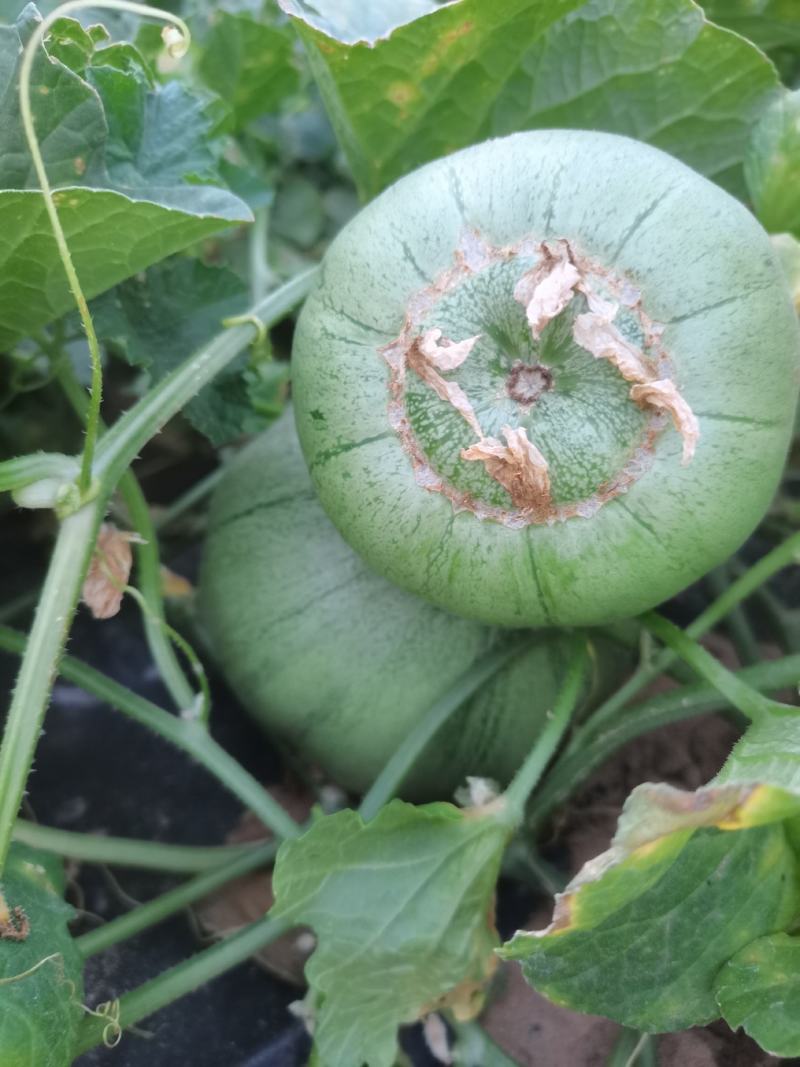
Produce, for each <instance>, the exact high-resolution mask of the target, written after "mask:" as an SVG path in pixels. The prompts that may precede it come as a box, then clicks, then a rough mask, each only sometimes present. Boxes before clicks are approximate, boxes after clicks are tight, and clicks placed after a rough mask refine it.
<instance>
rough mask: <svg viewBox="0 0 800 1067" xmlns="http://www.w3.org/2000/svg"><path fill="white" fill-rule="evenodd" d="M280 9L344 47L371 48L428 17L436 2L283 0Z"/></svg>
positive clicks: (416, 0) (421, 0)
mask: <svg viewBox="0 0 800 1067" xmlns="http://www.w3.org/2000/svg"><path fill="white" fill-rule="evenodd" d="M281 7H282V8H283V9H284V11H286V12H288V13H289V14H290V15H295V16H296V17H297V18H301V19H303V20H304V21H305V22H307V23H308V25H309V26H313V27H314V29H315V30H319V31H320V32H321V33H324V34H326V35H327V36H328V37H335V38H336V40H337V41H342V42H343V43H344V44H359V43H363V44H368V45H374V44H375V43H376V42H377V41H379V40H381V39H382V38H385V37H389V36H390V35H391V33H392V32H393V31H394V30H396V29H397V28H398V26H403V25H405V24H406V23H408V22H413V21H414V19H418V18H420V17H421V16H422V15H429V14H430V13H431V12H432V11H435V10H436V8H437V7H438V4H437V2H436V0H393V2H392V3H391V4H386V3H383V4H380V3H378V4H365V3H364V2H363V0H314V2H313V3H311V2H309V0H283V2H281Z"/></svg>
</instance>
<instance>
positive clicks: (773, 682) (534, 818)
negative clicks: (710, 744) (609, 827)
mask: <svg viewBox="0 0 800 1067" xmlns="http://www.w3.org/2000/svg"><path fill="white" fill-rule="evenodd" d="M738 677H739V678H740V679H741V680H742V681H744V682H747V683H748V684H749V685H751V686H754V687H755V688H757V689H760V690H764V691H766V692H774V691H775V690H778V689H782V688H783V687H784V686H787V685H792V684H794V683H796V682H797V679H798V678H800V653H798V654H796V655H793V656H786V657H785V658H784V659H779V660H770V661H767V662H764V663H758V664H756V665H755V666H753V667H746V668H745V669H743V670H742V671H740V672H738ZM723 707H725V700H724V698H723V697H721V696H720V693H719V690H718V689H716V687H715V686H712V685H702V684H694V685H684V686H680V687H679V688H675V689H671V690H669V691H668V692H666V693H661V694H659V695H658V696H655V697H651V698H650V699H649V700H645V701H642V703H640V704H635V705H633V706H632V707H630V708H628V709H627V710H626V714H625V717H624V718H618V719H617V720H616V721H615V722H613V723H608V724H607V726H606V727H605V729H604V730H602V731H599V732H598V733H596V734H595V735H593V736H592V737H591V738H589V739H588V740H587V741H586V742H585V744H584V746H583V747H582V748H580V749H578V750H577V751H569V752H564V753H563V754H562V755H561V757H560V758H559V759H558V761H557V762H556V763H555V764H554V766H553V768H552V769H551V771H550V773H549V775H548V776H547V778H546V779H545V781H544V783H543V785H542V786H541V788H540V789H539V790H538V791H537V792H536V794H535V796H534V797H533V800H532V801H531V805H530V807H529V809H528V819H527V825H528V826H529V827H530V828H531V829H532V830H536V829H537V828H538V827H539V826H541V825H542V823H543V822H544V820H545V819H546V818H547V817H548V816H549V815H550V814H551V813H552V812H553V811H554V810H555V809H556V808H557V807H559V805H561V804H563V803H564V801H565V800H566V799H567V797H569V795H570V794H571V793H572V792H573V790H574V789H576V788H579V787H580V786H581V785H582V784H584V783H585V782H586V780H587V778H588V776H589V774H590V773H591V772H592V771H593V770H594V769H595V768H596V767H599V766H600V764H602V763H603V762H604V761H605V760H606V759H608V757H609V756H611V755H612V754H613V753H614V752H616V751H617V749H619V748H621V747H622V746H623V745H625V744H627V743H628V742H629V741H632V740H633V739H634V738H635V737H640V736H641V735H642V734H645V733H649V732H650V731H651V730H656V729H658V727H660V726H667V725H669V724H670V723H675V722H680V721H682V720H683V719H691V718H694V717H695V716H698V715H707V714H709V713H711V712H713V711H719V710H720V709H721V708H723Z"/></svg>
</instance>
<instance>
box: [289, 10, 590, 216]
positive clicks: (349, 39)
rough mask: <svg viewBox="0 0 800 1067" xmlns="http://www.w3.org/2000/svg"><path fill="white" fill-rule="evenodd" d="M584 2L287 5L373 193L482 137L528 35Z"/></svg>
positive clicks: (360, 178) (358, 174) (354, 162)
mask: <svg viewBox="0 0 800 1067" xmlns="http://www.w3.org/2000/svg"><path fill="white" fill-rule="evenodd" d="M582 2H583V0H506V2H505V3H503V4H489V3H486V2H485V0H459V2H458V3H454V4H448V5H446V6H444V7H440V8H438V9H436V10H435V11H433V12H431V13H429V14H424V15H423V17H421V18H414V19H413V21H410V22H408V21H406V20H407V19H408V17H412V18H413V14H414V13H415V12H414V9H415V7H417V6H419V8H420V9H421V10H422V11H423V12H424V11H425V10H429V8H430V5H429V4H427V3H423V4H420V5H414V4H408V5H403V6H401V8H400V9H399V12H398V17H397V18H394V17H393V18H392V19H391V21H388V17H387V15H386V14H385V11H386V8H384V9H383V11H384V13H381V12H380V11H379V12H377V13H376V14H375V15H373V16H371V18H370V19H369V21H366V20H365V19H363V18H362V16H360V15H356V14H355V12H356V11H357V10H358V8H361V9H362V10H366V9H367V5H357V6H356V5H354V6H353V8H352V9H351V12H352V17H348V16H347V15H342V16H341V17H340V16H339V15H338V14H334V15H331V16H330V17H327V18H325V19H324V20H321V19H319V18H316V17H315V16H314V15H313V14H311V12H312V10H313V9H315V8H316V6H317V5H316V4H314V5H312V4H309V3H305V2H302V0H281V6H282V7H283V9H284V10H285V11H287V12H288V13H289V14H291V15H293V16H295V24H296V26H297V28H298V30H299V31H300V34H301V37H302V38H303V40H304V42H305V44H306V47H307V50H308V54H309V59H310V63H311V69H312V73H313V74H314V76H315V77H316V79H317V81H318V83H319V85H320V88H321V90H322V93H323V96H324V99H325V103H326V106H327V108H328V112H329V114H330V116H331V120H332V122H333V126H334V129H335V130H336V133H337V136H338V138H339V142H340V144H341V145H342V147H343V148H344V151H345V152H346V154H347V156H348V159H349V162H350V166H351V168H352V170H353V174H354V176H355V179H356V183H357V184H358V186H359V188H360V190H361V192H362V194H363V195H364V196H365V197H369V196H374V195H375V194H376V193H378V192H379V191H380V190H381V189H382V188H384V186H386V185H389V184H390V183H391V182H392V181H394V180H395V178H398V177H399V176H400V175H401V174H405V173H407V172H408V171H410V170H413V169H414V168H415V167H417V166H419V164H420V163H425V162H426V161H427V160H430V159H435V158H436V157H437V156H441V155H444V154H445V153H447V152H451V151H453V150H454V149H456V148H461V147H463V146H464V145H467V144H471V143H472V142H473V141H479V140H482V139H483V138H484V137H485V136H486V135H487V134H488V133H489V132H490V126H491V123H490V115H491V112H492V108H493V106H494V103H495V101H496V99H497V98H498V96H499V95H500V94H501V93H502V91H503V89H504V86H505V85H506V83H507V82H508V79H509V76H510V75H511V74H512V72H513V71H514V70H515V69H516V68H517V67H518V65H519V63H520V62H521V61H522V58H523V56H524V55H525V53H526V51H527V50H528V49H529V47H530V46H531V44H533V42H535V41H536V40H537V38H539V37H540V36H541V35H542V34H543V33H544V31H545V30H546V29H547V28H548V27H549V26H550V25H551V24H552V23H553V22H554V21H555V20H556V19H558V18H560V17H561V16H562V15H563V14H565V13H566V12H567V11H570V10H572V9H573V8H575V7H577V6H578V5H579V4H580V3H582ZM370 6H371V5H370ZM375 6H376V7H382V5H375ZM326 9H327V11H329V12H332V11H334V5H333V4H328V5H326ZM416 13H418V12H416ZM401 22H402V23H404V24H403V25H399V28H395V29H394V31H393V32H391V35H390V36H389V37H388V38H387V37H386V36H385V35H386V34H387V33H389V32H390V31H391V30H392V26H393V25H394V26H398V24H399V23H401ZM315 26H317V27H319V26H324V27H325V32H321V30H320V29H318V28H314V27H315ZM329 33H330V34H331V36H328V34H329ZM339 35H341V36H339ZM358 40H361V41H362V42H363V41H366V42H368V43H355V42H356V41H358ZM366 86H368V87H369V91H365V87H366Z"/></svg>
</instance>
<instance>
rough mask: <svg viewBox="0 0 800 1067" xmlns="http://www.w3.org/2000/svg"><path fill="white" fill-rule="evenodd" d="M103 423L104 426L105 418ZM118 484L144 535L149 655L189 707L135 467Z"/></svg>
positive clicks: (141, 561) (141, 573) (141, 562)
mask: <svg viewBox="0 0 800 1067" xmlns="http://www.w3.org/2000/svg"><path fill="white" fill-rule="evenodd" d="M48 354H49V355H50V358H51V359H52V360H53V362H54V363H55V370H56V377H57V378H58V381H59V384H60V385H61V388H62V390H63V392H64V394H65V396H66V398H67V400H68V401H69V403H70V404H71V406H72V408H73V409H74V411H75V414H76V415H77V416H78V419H79V420H80V421H81V422H82V423H84V424H85V421H86V414H87V409H88V406H89V399H88V397H87V396H86V393H85V391H84V390H83V389H82V387H81V385H80V382H79V381H78V380H77V378H76V377H75V372H74V370H73V369H72V364H71V363H70V362H69V360H68V359H66V358H64V354H63V352H61V351H60V350H57V349H56V348H55V346H51V347H50V349H49V352H48ZM100 426H101V428H104V427H103V423H102V420H101V422H100ZM119 488H120V492H121V494H122V499H123V500H124V501H125V506H126V508H127V510H128V517H129V519H130V521H131V523H132V524H133V527H134V529H135V530H136V532H137V533H138V534H139V537H140V538H141V542H140V543H138V544H137V545H136V548H135V552H136V577H137V580H138V583H139V589H140V591H141V593H142V596H143V597H144V599H145V602H146V605H147V609H148V610H147V611H143V612H142V620H143V624H144V632H145V637H146V639H147V645H148V648H149V649H150V655H151V656H152V657H153V660H154V661H155V664H156V667H157V668H158V672H159V674H160V675H161V680H162V681H163V682H164V685H165V686H166V687H167V691H168V692H169V695H170V696H171V697H172V700H173V702H174V704H175V706H176V707H177V708H178V710H179V711H184V710H188V709H189V708H191V707H192V706H193V705H194V701H195V695H194V691H193V690H192V687H191V686H190V685H189V683H188V682H187V680H186V675H185V674H184V673H183V670H182V669H181V665H180V663H179V661H178V658H177V656H176V655H175V650H174V649H173V647H172V645H171V643H170V642H169V640H168V639H167V635H166V629H165V627H166V618H165V614H164V602H163V600H162V597H161V559H160V555H159V547H158V537H157V536H156V531H155V529H154V527H153V521H152V518H151V516H150V509H149V507H148V506H147V501H146V499H145V496H144V493H143V492H142V489H141V486H140V485H139V482H138V480H137V478H136V475H135V474H134V473H133V471H132V470H130V469H129V470H126V471H125V473H124V474H123V476H122V478H121V480H120V483H119Z"/></svg>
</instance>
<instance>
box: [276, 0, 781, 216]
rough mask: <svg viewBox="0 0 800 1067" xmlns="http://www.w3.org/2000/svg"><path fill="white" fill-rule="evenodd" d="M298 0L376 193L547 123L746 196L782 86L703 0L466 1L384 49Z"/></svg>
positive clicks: (361, 171) (357, 164) (338, 115)
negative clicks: (650, 150)
mask: <svg viewBox="0 0 800 1067" xmlns="http://www.w3.org/2000/svg"><path fill="white" fill-rule="evenodd" d="M298 7H299V5H297V4H296V3H295V2H293V0H284V8H285V10H287V11H289V12H290V13H292V14H295V15H296V16H297V20H296V21H297V25H298V28H299V30H300V33H301V36H302V37H303V40H304V41H305V43H306V46H307V49H308V52H309V57H310V61H311V66H312V70H313V72H314V74H315V76H316V77H317V80H318V82H319V84H320V87H321V89H322V92H323V95H324V98H325V101H326V106H327V107H328V110H329V113H330V115H331V118H332V121H333V124H334V127H335V128H336V130H337V133H338V136H339V139H340V142H341V144H342V146H343V148H344V150H345V152H346V153H347V155H348V158H349V161H350V165H351V167H352V169H353V173H354V174H355V177H356V181H357V183H358V185H359V187H360V189H361V191H362V193H363V194H364V195H365V196H372V195H374V194H375V193H377V192H379V191H380V189H382V188H383V187H384V186H385V185H388V184H389V183H390V182H391V181H393V180H394V179H395V178H397V177H399V176H400V175H401V174H404V173H406V172H407V171H410V170H412V169H413V168H414V167H416V166H418V165H419V164H420V163H424V162H426V161H427V160H430V159H434V158H436V157H437V156H441V155H444V154H446V153H447V152H450V151H453V150H454V149H456V148H461V147H463V146H465V145H467V144H471V143H473V142H476V141H481V140H484V139H485V138H487V137H489V136H497V135H500V134H507V133H512V132H514V131H517V130H523V129H535V128H539V127H570V128H581V129H600V130H609V131H612V132H616V133H623V134H628V135H629V136H632V137H636V138H638V139H639V140H644V141H649V142H650V143H651V144H654V145H657V146H658V147H660V148H663V149H665V150H666V151H667V152H671V153H672V154H673V155H676V156H678V157H679V158H681V159H683V160H684V161H685V162H687V163H688V164H689V165H690V166H693V167H694V168H695V169H697V170H699V171H701V172H702V173H704V174H707V175H709V176H710V177H713V178H714V179H715V180H717V181H720V182H721V183H722V184H724V185H725V186H726V187H729V188H730V189H732V190H733V191H735V192H737V193H740V194H742V193H743V192H744V183H743V178H742V174H741V163H742V160H743V158H744V153H745V149H746V145H747V141H748V138H749V135H750V130H751V128H752V126H753V124H754V122H755V121H756V119H757V118H758V116H759V115H760V114H761V112H762V111H763V108H764V107H765V106H766V104H767V103H768V101H769V100H770V98H771V97H772V96H773V95H774V94H775V93H776V92H777V90H778V78H777V74H776V71H775V69H774V67H773V66H772V64H771V63H770V62H769V60H768V59H767V58H766V56H764V54H763V53H762V52H760V51H759V50H758V49H757V48H755V47H754V46H753V45H752V44H750V43H749V42H747V41H745V40H743V39H742V38H740V37H739V36H737V35H736V34H733V33H730V32H729V31H727V30H724V29H721V28H719V27H718V26H714V25H711V24H709V23H707V22H706V21H705V20H704V18H703V13H702V11H701V10H700V8H699V7H698V6H697V5H696V4H695V3H693V0H588V3H576V2H574V0H559V2H554V0H513V2H509V3H506V4H503V5H490V4H485V3H481V2H480V0H460V2H457V3H453V4H450V5H447V6H445V7H444V8H440V9H439V10H438V11H436V12H434V13H433V14H429V15H425V16H424V17H422V18H418V19H416V20H415V21H413V22H410V23H408V24H407V25H404V26H401V27H400V28H399V29H396V30H395V31H394V32H393V33H392V35H391V36H390V37H389V38H388V39H386V40H379V41H377V43H375V44H374V45H373V46H367V45H364V44H356V45H353V44H350V43H345V42H343V41H342V40H337V39H334V37H331V36H325V35H324V34H322V33H321V32H320V31H319V30H318V29H314V28H312V25H311V24H312V23H313V20H312V19H311V17H310V16H308V15H303V13H302V12H301V11H299V10H298ZM557 20H558V21H557ZM554 23H555V24H554ZM329 29H330V27H329ZM366 84H368V85H369V86H370V92H369V93H365V92H364V86H365V85H366Z"/></svg>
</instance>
